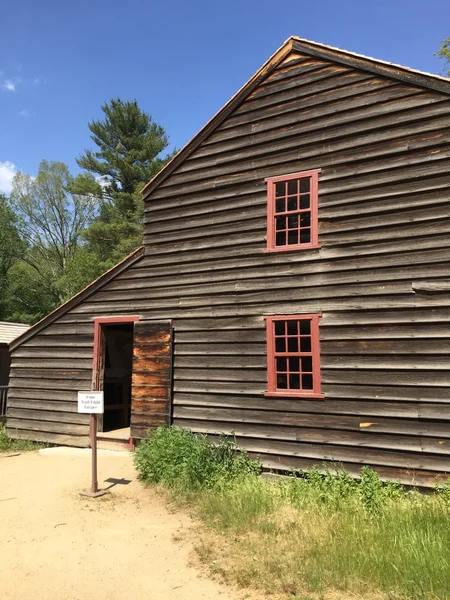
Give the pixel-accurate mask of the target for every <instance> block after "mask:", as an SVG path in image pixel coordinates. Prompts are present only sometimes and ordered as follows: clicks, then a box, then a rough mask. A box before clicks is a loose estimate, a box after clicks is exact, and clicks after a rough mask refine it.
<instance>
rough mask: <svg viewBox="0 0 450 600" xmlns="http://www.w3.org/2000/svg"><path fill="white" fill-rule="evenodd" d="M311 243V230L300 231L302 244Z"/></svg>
mask: <svg viewBox="0 0 450 600" xmlns="http://www.w3.org/2000/svg"><path fill="white" fill-rule="evenodd" d="M310 242H311V230H310V229H300V244H309V243H310Z"/></svg>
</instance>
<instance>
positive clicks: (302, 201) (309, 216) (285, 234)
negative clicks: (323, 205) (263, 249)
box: [266, 169, 320, 252]
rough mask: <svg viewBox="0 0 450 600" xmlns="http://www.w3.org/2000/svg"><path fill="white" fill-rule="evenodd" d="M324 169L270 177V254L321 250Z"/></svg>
mask: <svg viewBox="0 0 450 600" xmlns="http://www.w3.org/2000/svg"><path fill="white" fill-rule="evenodd" d="M319 173H320V169H316V170H314V171H304V172H303V173H292V174H291V175H280V176H278V177H268V178H267V179H266V182H267V251H268V252H279V251H283V250H308V249H311V248H320V245H319V223H318V218H319V216H318V189H319Z"/></svg>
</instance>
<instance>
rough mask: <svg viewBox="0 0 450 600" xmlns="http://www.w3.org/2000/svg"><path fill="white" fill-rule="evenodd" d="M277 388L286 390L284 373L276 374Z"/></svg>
mask: <svg viewBox="0 0 450 600" xmlns="http://www.w3.org/2000/svg"><path fill="white" fill-rule="evenodd" d="M277 388H278V389H281V390H287V375H285V374H284V373H278V374H277Z"/></svg>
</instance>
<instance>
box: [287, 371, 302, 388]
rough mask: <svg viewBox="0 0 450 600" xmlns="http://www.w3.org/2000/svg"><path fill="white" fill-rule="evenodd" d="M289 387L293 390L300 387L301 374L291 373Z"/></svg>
mask: <svg viewBox="0 0 450 600" xmlns="http://www.w3.org/2000/svg"><path fill="white" fill-rule="evenodd" d="M289 387H290V388H291V390H299V389H300V375H297V374H295V375H289Z"/></svg>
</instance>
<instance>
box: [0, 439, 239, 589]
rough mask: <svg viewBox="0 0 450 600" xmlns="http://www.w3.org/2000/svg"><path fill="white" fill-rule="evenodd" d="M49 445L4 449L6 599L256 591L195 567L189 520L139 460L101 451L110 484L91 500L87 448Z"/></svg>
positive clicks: (102, 482)
mask: <svg viewBox="0 0 450 600" xmlns="http://www.w3.org/2000/svg"><path fill="white" fill-rule="evenodd" d="M49 450H52V451H53V452H50V453H48V454H38V453H37V452H32V453H24V454H21V455H19V456H5V455H1V454H0V597H1V598H2V600H19V599H20V600H24V599H27V598H32V599H33V600H44V599H45V600H56V599H58V600H60V599H61V598H62V599H64V600H87V599H90V598H100V599H111V600H122V599H124V600H125V599H126V600H131V599H132V600H141V599H145V600H160V599H161V600H162V599H164V600H172V599H173V600H181V599H183V600H186V599H189V600H197V599H199V600H200V599H203V598H205V599H206V598H207V599H208V600H215V599H221V600H238V599H242V598H244V597H247V598H248V597H249V596H248V595H247V594H244V593H242V592H239V591H237V590H233V589H231V588H228V587H224V586H222V585H220V584H219V583H217V582H215V581H212V580H209V579H208V578H206V577H205V576H204V575H202V574H201V573H200V572H199V571H197V570H196V569H195V568H194V567H193V566H191V565H190V564H189V563H190V556H191V553H192V542H191V541H188V540H189V539H191V538H192V535H186V534H187V533H189V530H190V529H191V528H192V523H191V521H190V519H189V517H187V516H186V515H185V514H183V513H180V512H170V511H169V510H168V509H167V508H166V506H165V504H164V501H163V500H162V499H161V498H160V497H159V496H158V495H157V494H155V493H154V492H152V491H151V490H149V489H145V488H143V486H142V485H141V484H140V483H139V482H138V481H137V480H136V474H135V471H134V469H133V463H132V457H131V456H129V455H127V454H126V453H114V452H110V453H102V455H101V456H99V478H98V479H99V486H100V487H103V488H105V487H108V486H111V485H112V487H111V488H110V491H109V494H108V495H106V496H104V497H103V498H101V499H88V498H83V497H82V496H80V495H79V492H80V490H83V489H84V488H86V487H88V486H89V483H90V456H89V453H87V452H84V453H83V452H82V451H68V452H67V454H65V455H58V454H55V452H54V451H55V450H56V449H49ZM108 480H109V481H108ZM116 480H122V483H116V484H114V482H115V481H116ZM127 482H128V483H127ZM183 540H184V541H183Z"/></svg>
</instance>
